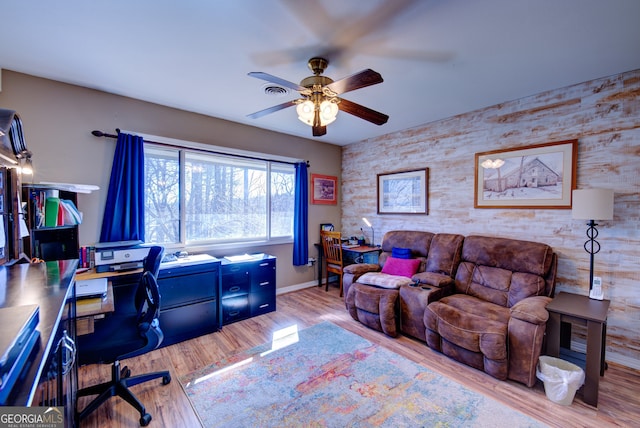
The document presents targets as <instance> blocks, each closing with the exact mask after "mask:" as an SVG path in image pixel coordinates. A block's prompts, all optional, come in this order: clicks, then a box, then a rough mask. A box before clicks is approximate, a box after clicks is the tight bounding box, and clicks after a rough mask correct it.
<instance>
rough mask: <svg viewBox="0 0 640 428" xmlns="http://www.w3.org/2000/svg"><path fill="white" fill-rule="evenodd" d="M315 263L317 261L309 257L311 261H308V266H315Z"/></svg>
mask: <svg viewBox="0 0 640 428" xmlns="http://www.w3.org/2000/svg"><path fill="white" fill-rule="evenodd" d="M315 262H316V259H314V258H313V257H309V259H308V260H307V266H313V264H314V263H315Z"/></svg>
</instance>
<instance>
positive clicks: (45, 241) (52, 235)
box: [22, 184, 79, 261]
mask: <svg viewBox="0 0 640 428" xmlns="http://www.w3.org/2000/svg"><path fill="white" fill-rule="evenodd" d="M51 191H55V192H57V194H58V197H59V198H60V199H66V200H69V201H71V202H73V204H74V205H75V206H76V207H77V206H78V195H77V193H76V192H71V191H68V190H63V189H59V188H57V187H55V186H48V185H36V184H34V185H30V184H26V185H23V186H22V200H23V201H25V202H26V205H27V209H26V213H25V214H26V221H27V225H28V227H29V237H28V238H25V240H24V243H23V244H24V251H25V253H26V254H27V255H29V257H31V258H38V259H41V260H45V261H51V260H66V259H77V258H78V249H79V237H78V225H77V224H74V225H65V226H55V227H46V226H41V225H39V224H38V219H37V214H36V213H37V212H38V208H37V204H39V203H40V204H41V203H42V202H39V200H40V199H41V198H42V197H43V196H44V195H45V194H46V192H51Z"/></svg>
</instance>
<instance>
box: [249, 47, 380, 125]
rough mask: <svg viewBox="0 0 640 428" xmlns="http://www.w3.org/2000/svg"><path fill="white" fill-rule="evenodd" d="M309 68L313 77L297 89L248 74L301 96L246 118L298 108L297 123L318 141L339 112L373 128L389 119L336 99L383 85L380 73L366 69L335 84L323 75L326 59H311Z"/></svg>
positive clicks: (276, 79) (267, 76)
mask: <svg viewBox="0 0 640 428" xmlns="http://www.w3.org/2000/svg"><path fill="white" fill-rule="evenodd" d="M308 65H309V68H310V69H311V71H313V76H309V77H306V78H304V79H302V81H301V82H300V84H299V85H298V84H296V83H293V82H289V81H287V80H284V79H281V78H279V77H276V76H273V75H271V74H268V73H262V72H251V73H249V76H251V77H255V78H257V79H262V80H266V81H267V82H271V83H275V84H277V85H281V86H284V87H287V88H290V89H295V90H296V91H298V92H300V95H301V96H302V98H299V99H296V100H291V101H287V102H286V103H282V104H278V105H275V106H273V107H269V108H267V109H264V110H260V111H257V112H255V113H252V114H249V115H247V117H249V118H252V119H257V118H259V117H262V116H264V115H267V114H270V113H274V112H276V111H279V110H282V109H285V108H287V107H292V106H294V105H295V106H297V107H296V112H297V113H298V119H300V120H301V121H302V122H304V123H306V124H307V125H309V126H311V127H312V129H313V131H312V132H313V136H314V137H319V136H322V135H325V134H326V133H327V125H328V124H330V123H331V122H333V121H334V120H335V119H336V115H337V114H338V110H342V111H344V112H346V113H349V114H352V115H354V116H357V117H359V118H361V119H364V120H367V121H369V122H371V123H375V124H376V125H383V124H385V123H387V120H389V116H387V115H386V114H383V113H380V112H377V111H375V110H371V109H370V108H367V107H365V106H362V105H360V104H356V103H354V102H352V101H349V100H345V99H344V98H340V97H338V95H341V94H344V93H345V92H349V91H353V90H356V89H360V88H364V87H366V86H371V85H376V84H378V83H382V82H383V80H382V76H381V75H380V73H377V72H375V71H373V70H371V69H366V70H363V71H360V72H358V73H356V74H353V75H351V76H348V77H345V78H343V79H340V80H336V81H335V82H334V81H333V80H332V79H330V78H329V77H327V76H323V75H322V73H323V72H324V70H325V69H326V68H327V66H328V65H329V61H327V60H326V59H324V58H320V57H314V58H311V59H310V60H309V64H308Z"/></svg>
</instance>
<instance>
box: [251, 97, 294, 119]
mask: <svg viewBox="0 0 640 428" xmlns="http://www.w3.org/2000/svg"><path fill="white" fill-rule="evenodd" d="M294 105H296V100H291V101H287V102H286V103H282V104H278V105H275V106H272V107H269V108H266V109H264V110H260V111H257V112H255V113H251V114H248V115H247V117H248V118H250V119H258V118H259V117H262V116H266V115H268V114H271V113H275V112H277V111H279V110H282V109H285V108H287V107H292V106H294Z"/></svg>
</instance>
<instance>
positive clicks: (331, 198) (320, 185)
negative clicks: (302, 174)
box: [311, 174, 338, 205]
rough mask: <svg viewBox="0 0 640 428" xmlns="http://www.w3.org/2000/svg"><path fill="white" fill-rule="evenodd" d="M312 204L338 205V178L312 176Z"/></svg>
mask: <svg viewBox="0 0 640 428" xmlns="http://www.w3.org/2000/svg"><path fill="white" fill-rule="evenodd" d="M311 202H312V203H314V204H325V205H336V204H337V203H338V177H334V176H332V175H320V174H311Z"/></svg>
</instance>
